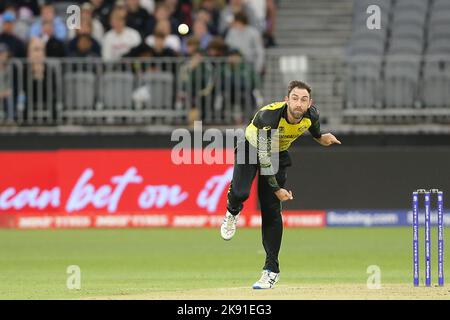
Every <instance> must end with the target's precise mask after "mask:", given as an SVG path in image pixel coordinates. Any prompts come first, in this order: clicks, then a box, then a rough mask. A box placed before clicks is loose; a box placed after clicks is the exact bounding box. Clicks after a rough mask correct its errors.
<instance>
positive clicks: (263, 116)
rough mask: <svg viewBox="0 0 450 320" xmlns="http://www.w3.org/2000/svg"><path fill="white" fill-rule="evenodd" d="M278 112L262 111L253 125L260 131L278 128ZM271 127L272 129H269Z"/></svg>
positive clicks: (256, 116)
mask: <svg viewBox="0 0 450 320" xmlns="http://www.w3.org/2000/svg"><path fill="white" fill-rule="evenodd" d="M277 113H278V112H276V111H273V110H261V111H259V112H258V113H257V114H256V115H255V118H254V119H253V125H254V126H255V127H256V128H258V129H263V128H265V129H266V130H270V129H276V128H278V122H279V117H278V114H277ZM268 127H270V129H269V128H268Z"/></svg>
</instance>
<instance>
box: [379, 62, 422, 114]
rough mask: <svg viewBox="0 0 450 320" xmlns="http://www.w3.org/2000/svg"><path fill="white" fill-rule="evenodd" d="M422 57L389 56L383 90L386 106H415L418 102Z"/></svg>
mask: <svg viewBox="0 0 450 320" xmlns="http://www.w3.org/2000/svg"><path fill="white" fill-rule="evenodd" d="M419 71H420V57H417V56H388V57H387V60H386V65H385V69H384V81H383V85H384V87H383V92H384V98H385V106H386V108H413V107H414V106H415V105H416V103H417V98H418V97H417V89H418V88H417V86H418V81H419Z"/></svg>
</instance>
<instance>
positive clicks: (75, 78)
mask: <svg viewBox="0 0 450 320" xmlns="http://www.w3.org/2000/svg"><path fill="white" fill-rule="evenodd" d="M96 82H97V80H96V77H95V74H93V73H91V72H70V73H66V74H65V75H64V102H65V106H66V109H68V110H67V111H72V110H74V109H75V110H76V109H90V108H92V107H93V106H94V103H95V92H96V91H97V89H96V88H97V86H96Z"/></svg>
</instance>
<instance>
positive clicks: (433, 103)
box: [421, 62, 450, 108]
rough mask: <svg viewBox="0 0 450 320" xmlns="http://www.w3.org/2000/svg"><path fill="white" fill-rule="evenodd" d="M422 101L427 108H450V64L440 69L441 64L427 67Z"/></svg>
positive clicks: (431, 64)
mask: <svg viewBox="0 0 450 320" xmlns="http://www.w3.org/2000/svg"><path fill="white" fill-rule="evenodd" d="M422 83H423V84H422V88H421V100H422V103H423V104H424V105H425V106H426V107H427V108H450V63H447V64H446V67H445V68H439V63H438V62H437V63H434V64H433V63H430V64H427V65H425V69H424V76H423V81H422Z"/></svg>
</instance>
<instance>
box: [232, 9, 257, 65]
mask: <svg viewBox="0 0 450 320" xmlns="http://www.w3.org/2000/svg"><path fill="white" fill-rule="evenodd" d="M247 21H248V20H247V16H246V15H245V13H243V12H238V13H237V14H235V16H234V21H233V24H232V26H231V28H230V30H229V31H228V33H227V36H226V38H225V42H226V43H227V45H228V46H229V47H230V48H234V49H237V50H239V51H240V52H241V53H242V54H243V56H244V58H245V60H246V61H247V62H251V63H253V65H254V67H255V70H256V72H258V73H259V74H261V73H262V72H263V68H264V45H263V40H262V36H261V34H260V33H259V32H258V30H256V28H254V27H252V26H249V25H248V22H247Z"/></svg>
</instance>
